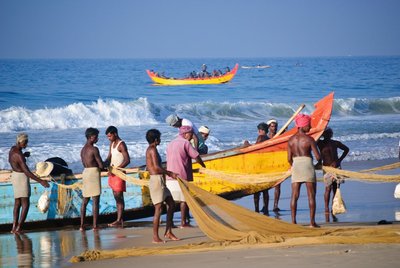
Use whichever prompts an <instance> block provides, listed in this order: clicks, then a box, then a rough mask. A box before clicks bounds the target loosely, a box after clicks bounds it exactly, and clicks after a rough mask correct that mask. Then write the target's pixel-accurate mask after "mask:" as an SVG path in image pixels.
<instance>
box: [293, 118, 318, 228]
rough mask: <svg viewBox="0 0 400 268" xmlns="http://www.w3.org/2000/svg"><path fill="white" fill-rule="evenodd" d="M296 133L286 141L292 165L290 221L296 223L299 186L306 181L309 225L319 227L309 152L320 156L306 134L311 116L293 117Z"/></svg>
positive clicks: (314, 184)
mask: <svg viewBox="0 0 400 268" xmlns="http://www.w3.org/2000/svg"><path fill="white" fill-rule="evenodd" d="M295 122H296V127H297V133H296V134H294V135H293V136H292V137H291V138H290V139H289V141H288V162H289V163H290V165H291V166H292V198H291V202H290V209H291V212H292V223H294V224H296V223H297V221H296V213H297V200H298V199H299V195H300V186H301V184H303V183H306V187H307V195H308V204H309V206H310V226H311V227H319V226H318V225H317V224H316V223H315V208H316V205H315V194H316V190H317V184H316V178H315V169H314V165H313V159H312V155H311V152H313V153H314V155H315V158H316V160H317V161H319V160H320V158H321V156H320V153H319V151H318V148H317V143H316V142H315V140H314V139H313V138H312V137H310V136H308V135H307V133H308V132H309V131H310V129H311V117H310V116H309V115H305V114H298V115H297V116H296V118H295Z"/></svg>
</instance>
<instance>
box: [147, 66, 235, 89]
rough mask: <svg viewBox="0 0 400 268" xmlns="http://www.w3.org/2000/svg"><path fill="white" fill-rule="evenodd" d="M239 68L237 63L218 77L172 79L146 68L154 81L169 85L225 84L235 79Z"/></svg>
mask: <svg viewBox="0 0 400 268" xmlns="http://www.w3.org/2000/svg"><path fill="white" fill-rule="evenodd" d="M238 68H239V64H236V65H235V67H234V68H233V69H232V70H231V71H230V72H228V73H227V74H224V75H221V76H218V77H209V78H190V79H189V78H188V79H170V78H162V77H159V76H156V75H155V73H154V72H151V71H150V70H146V72H147V74H148V76H149V77H150V78H151V80H153V82H154V83H156V84H160V85H168V86H180V85H211V84H224V83H227V82H229V81H231V80H232V79H233V77H235V75H236V72H237V70H238Z"/></svg>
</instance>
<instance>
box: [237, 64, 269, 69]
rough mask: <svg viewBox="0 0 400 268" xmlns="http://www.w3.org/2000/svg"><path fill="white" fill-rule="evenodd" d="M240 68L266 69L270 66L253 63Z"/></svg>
mask: <svg viewBox="0 0 400 268" xmlns="http://www.w3.org/2000/svg"><path fill="white" fill-rule="evenodd" d="M241 68H242V69H267V68H271V66H269V65H255V66H244V65H242V66H241Z"/></svg>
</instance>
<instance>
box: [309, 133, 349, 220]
mask: <svg viewBox="0 0 400 268" xmlns="http://www.w3.org/2000/svg"><path fill="white" fill-rule="evenodd" d="M322 137H323V138H324V139H320V140H319V141H318V143H317V145H318V148H319V150H320V152H321V160H320V161H319V162H318V164H321V163H322V165H324V166H328V167H334V168H341V163H342V161H343V159H344V158H345V157H346V156H347V154H348V153H349V151H350V149H349V147H347V146H346V145H344V144H343V143H341V142H340V141H337V140H333V139H332V137H333V131H332V129H331V128H330V127H328V128H327V129H325V131H324V133H322ZM338 149H340V150H342V151H343V152H342V155H341V156H340V157H339V156H338ZM324 182H325V194H324V201H325V220H326V221H327V222H329V201H330V196H331V192H332V193H333V195H332V200H333V198H334V197H335V194H336V190H337V188H338V187H339V184H340V182H338V181H337V180H336V179H335V178H334V176H333V175H332V174H329V173H327V174H325V175H324ZM334 220H335V219H334Z"/></svg>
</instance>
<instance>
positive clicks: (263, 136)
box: [253, 122, 269, 216]
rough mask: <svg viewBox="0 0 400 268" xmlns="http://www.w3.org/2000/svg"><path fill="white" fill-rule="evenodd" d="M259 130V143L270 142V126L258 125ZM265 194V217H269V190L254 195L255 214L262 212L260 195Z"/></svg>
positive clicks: (262, 123)
mask: <svg viewBox="0 0 400 268" xmlns="http://www.w3.org/2000/svg"><path fill="white" fill-rule="evenodd" d="M257 130H258V137H257V141H256V144H257V143H261V142H263V141H266V140H268V139H269V138H268V136H267V132H268V125H267V124H266V123H264V122H261V123H260V124H258V125H257ZM261 193H262V194H263V201H264V207H263V213H264V215H266V216H268V215H269V209H268V205H269V193H268V189H266V190H262V191H260V192H257V193H255V194H254V195H253V198H254V210H255V212H257V213H259V212H260V204H259V203H260V194H261Z"/></svg>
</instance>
